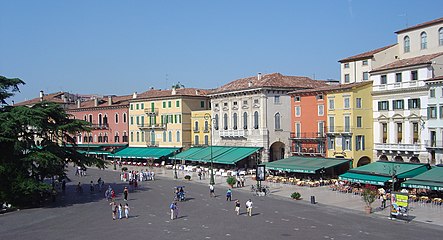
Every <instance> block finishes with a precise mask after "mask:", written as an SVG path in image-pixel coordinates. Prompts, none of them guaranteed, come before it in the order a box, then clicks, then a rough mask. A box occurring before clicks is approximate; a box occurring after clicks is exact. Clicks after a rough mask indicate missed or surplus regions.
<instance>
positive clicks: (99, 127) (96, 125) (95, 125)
mask: <svg viewBox="0 0 443 240" xmlns="http://www.w3.org/2000/svg"><path fill="white" fill-rule="evenodd" d="M89 126H90V127H91V128H92V129H94V130H96V129H109V124H107V123H103V124H90V125H89Z"/></svg>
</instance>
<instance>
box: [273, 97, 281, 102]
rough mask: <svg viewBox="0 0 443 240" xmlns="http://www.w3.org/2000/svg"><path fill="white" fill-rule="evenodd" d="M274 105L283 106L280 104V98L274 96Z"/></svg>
mask: <svg viewBox="0 0 443 240" xmlns="http://www.w3.org/2000/svg"><path fill="white" fill-rule="evenodd" d="M274 104H281V103H280V96H274Z"/></svg>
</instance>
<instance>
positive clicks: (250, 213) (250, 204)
mask: <svg viewBox="0 0 443 240" xmlns="http://www.w3.org/2000/svg"><path fill="white" fill-rule="evenodd" d="M246 212H247V214H248V216H250V217H251V216H252V201H251V199H249V200H248V201H247V202H246Z"/></svg>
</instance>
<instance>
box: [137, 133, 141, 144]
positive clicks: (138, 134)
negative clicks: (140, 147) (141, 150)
mask: <svg viewBox="0 0 443 240" xmlns="http://www.w3.org/2000/svg"><path fill="white" fill-rule="evenodd" d="M137 142H140V132H137Z"/></svg>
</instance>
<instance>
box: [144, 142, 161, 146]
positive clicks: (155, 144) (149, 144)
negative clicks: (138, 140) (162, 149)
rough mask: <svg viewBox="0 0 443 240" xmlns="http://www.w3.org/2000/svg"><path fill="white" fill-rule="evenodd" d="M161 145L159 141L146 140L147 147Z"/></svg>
mask: <svg viewBox="0 0 443 240" xmlns="http://www.w3.org/2000/svg"><path fill="white" fill-rule="evenodd" d="M159 145H160V143H159V142H154V141H148V142H146V147H158V146H159Z"/></svg>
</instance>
